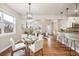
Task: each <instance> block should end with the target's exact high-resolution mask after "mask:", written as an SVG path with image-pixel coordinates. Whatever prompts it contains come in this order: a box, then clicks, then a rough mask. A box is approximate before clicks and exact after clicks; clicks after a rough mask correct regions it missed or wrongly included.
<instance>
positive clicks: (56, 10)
mask: <svg viewBox="0 0 79 59" xmlns="http://www.w3.org/2000/svg"><path fill="white" fill-rule="evenodd" d="M6 5H7V6H8V7H10V8H11V9H13V10H15V11H16V12H17V13H19V14H20V15H22V16H25V15H26V13H27V12H28V3H6ZM78 5H79V4H78ZM66 8H69V15H74V14H75V12H74V10H75V4H74V3H32V4H31V12H32V14H35V15H60V12H62V11H63V12H64V14H66ZM78 9H79V7H78Z"/></svg>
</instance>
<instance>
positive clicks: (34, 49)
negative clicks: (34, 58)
mask: <svg viewBox="0 0 79 59" xmlns="http://www.w3.org/2000/svg"><path fill="white" fill-rule="evenodd" d="M29 49H30V50H31V51H32V52H33V55H36V53H38V52H40V51H41V52H42V55H43V39H41V40H37V41H35V43H33V44H32V45H30V46H29Z"/></svg>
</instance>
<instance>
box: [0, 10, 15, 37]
mask: <svg viewBox="0 0 79 59" xmlns="http://www.w3.org/2000/svg"><path fill="white" fill-rule="evenodd" d="M0 12H1V20H0V23H2V27H1V33H0V36H3V35H11V34H15V33H16V18H15V17H14V16H12V15H9V14H7V13H5V12H2V11H0ZM3 14H6V15H8V16H11V17H13V24H14V26H13V32H9V33H5V32H4V18H3V16H4V15H3Z"/></svg>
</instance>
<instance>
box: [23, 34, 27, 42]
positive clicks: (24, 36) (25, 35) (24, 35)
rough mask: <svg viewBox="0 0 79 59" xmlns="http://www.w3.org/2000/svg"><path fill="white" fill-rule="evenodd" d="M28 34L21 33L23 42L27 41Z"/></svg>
mask: <svg viewBox="0 0 79 59" xmlns="http://www.w3.org/2000/svg"><path fill="white" fill-rule="evenodd" d="M27 36H28V35H27V34H21V41H22V42H23V43H25V40H24V38H26V37H27Z"/></svg>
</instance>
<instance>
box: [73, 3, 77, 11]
mask: <svg viewBox="0 0 79 59" xmlns="http://www.w3.org/2000/svg"><path fill="white" fill-rule="evenodd" d="M75 5H76V8H75V10H74V12H78V9H77V3H75Z"/></svg>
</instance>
